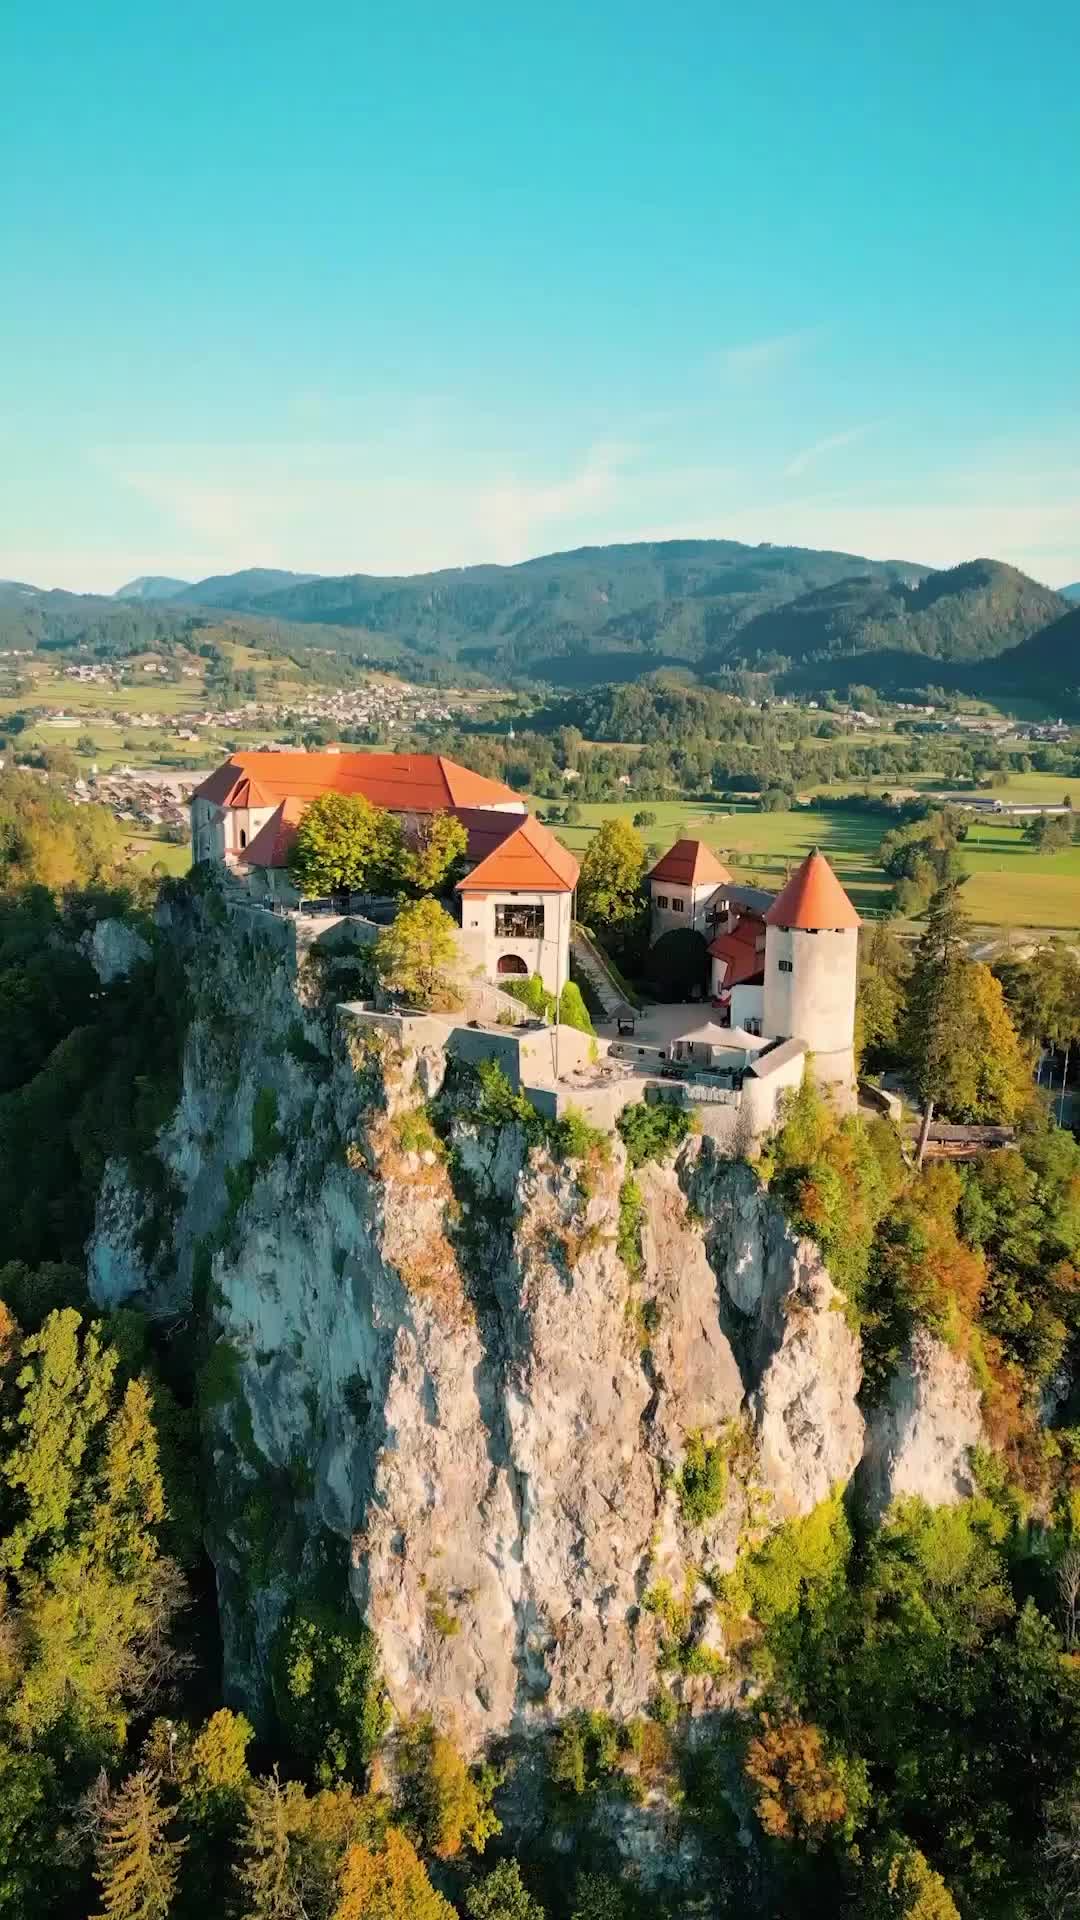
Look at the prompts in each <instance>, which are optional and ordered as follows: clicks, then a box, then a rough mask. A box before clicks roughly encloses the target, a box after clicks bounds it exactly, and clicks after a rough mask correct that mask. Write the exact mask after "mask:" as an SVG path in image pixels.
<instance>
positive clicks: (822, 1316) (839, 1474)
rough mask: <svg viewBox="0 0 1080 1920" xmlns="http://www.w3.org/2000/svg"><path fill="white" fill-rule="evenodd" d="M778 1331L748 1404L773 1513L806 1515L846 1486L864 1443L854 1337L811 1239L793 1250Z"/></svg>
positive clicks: (859, 1369) (859, 1368) (858, 1355)
mask: <svg viewBox="0 0 1080 1920" xmlns="http://www.w3.org/2000/svg"><path fill="white" fill-rule="evenodd" d="M780 1306H781V1308H782V1330H781V1332H780V1340H779V1345H778V1346H777V1347H776V1350H775V1352H774V1353H773V1355H772V1357H771V1359H770V1360H769V1362H768V1364H767V1366H766V1368H765V1371H764V1374H763V1377H762V1380H761V1385H760V1386H759V1387H758V1389H757V1391H756V1392H755V1394H754V1395H753V1408H754V1415H755V1420H756V1425H757V1432H758V1438H759V1443H760V1448H761V1470H762V1478H763V1481H764V1484H765V1486H766V1487H767V1488H768V1490H769V1492H770V1493H771V1494H772V1496H773V1499H774V1502H775V1509H774V1511H775V1513H776V1516H777V1517H778V1518H784V1519H786V1518H788V1517H789V1516H792V1515H795V1514H805V1513H809V1512H810V1511H811V1510H812V1509H813V1508H814V1507H816V1506H817V1505H818V1504H819V1502H820V1501H822V1500H826V1499H828V1497H829V1494H830V1493H831V1492H832V1491H833V1489H834V1488H835V1487H836V1486H837V1485H843V1484H846V1482H847V1481H848V1479H849V1478H850V1477H851V1474H852V1472H853V1471H854V1469H855V1466H856V1465H857V1463H858V1460H859V1458H860V1455H861V1453H862V1447H863V1432H864V1426H863V1417H862V1414H861V1413H860V1412H859V1408H858V1406H857V1404H856V1398H855V1396H856V1394H857V1393H858V1390H859V1386H860V1384H861V1381H862V1358H861V1353H860V1349H859V1341H858V1338H857V1336H856V1335H855V1334H854V1333H853V1332H852V1330H851V1328H850V1327H849V1326H848V1323H847V1320H846V1318H845V1316H844V1312H843V1299H842V1296H841V1295H840V1293H839V1292H838V1290H837V1288H836V1287H835V1286H834V1285H833V1283H832V1281H831V1280H830V1278H829V1275H828V1272H827V1271H826V1269H825V1267H824V1265H823V1263H822V1259H821V1255H820V1253H819V1252H818V1250H817V1248H816V1246H815V1245H814V1243H813V1241H810V1240H800V1241H799V1242H798V1243H797V1245H796V1248H795V1272H794V1278H793V1280H792V1283H791V1285H790V1287H789V1289H788V1291H787V1293H786V1294H785V1295H784V1296H783V1299H782V1302H781V1303H780Z"/></svg>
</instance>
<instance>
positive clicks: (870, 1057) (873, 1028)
mask: <svg viewBox="0 0 1080 1920" xmlns="http://www.w3.org/2000/svg"><path fill="white" fill-rule="evenodd" d="M907 976H908V958H907V954H906V952H905V949H904V947H903V945H902V944H901V942H900V941H899V940H898V939H897V936H896V934H895V933H894V932H893V930H892V927H891V926H890V924H889V922H888V921H887V920H872V921H871V922H870V924H869V926H864V928H863V930H862V934H861V936H860V939H859V983H858V996H857V999H856V1003H855V1050H856V1053H857V1054H858V1056H859V1058H860V1060H861V1062H862V1064H863V1066H864V1067H866V1068H867V1069H868V1070H869V1071H871V1072H873V1071H876V1070H877V1069H879V1068H881V1067H886V1066H890V1065H892V1064H893V1063H894V1061H895V1060H896V1057H897V1047H898V1042H899V1038H900V1028H901V1023H902V1020H903V1014H904V997H905V993H906V990H907Z"/></svg>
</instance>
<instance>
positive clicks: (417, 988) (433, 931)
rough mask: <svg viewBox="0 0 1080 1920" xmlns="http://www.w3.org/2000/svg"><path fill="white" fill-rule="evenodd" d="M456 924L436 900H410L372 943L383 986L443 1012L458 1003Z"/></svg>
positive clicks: (458, 965)
mask: <svg viewBox="0 0 1080 1920" xmlns="http://www.w3.org/2000/svg"><path fill="white" fill-rule="evenodd" d="M460 964H461V953H460V948H459V945H458V938H457V929H456V927H455V925H454V922H453V921H452V920H451V918H450V915H449V914H448V913H447V911H446V909H445V907H441V906H440V905H439V902H438V901H437V900H431V899H425V900H414V901H411V902H410V903H409V904H408V905H407V906H403V907H402V908H401V909H400V910H399V912H398V913H397V914H396V916H395V918H394V920H393V921H392V923H391V925H390V926H388V927H384V928H383V930H382V932H381V933H380V934H379V937H378V939H377V940H376V942H375V969H376V972H377V973H378V976H379V979H380V980H381V982H382V984H383V986H384V987H385V988H386V989H387V990H388V991H389V992H391V993H396V994H400V995H401V997H402V998H403V999H405V1000H407V1001H408V1002H410V1004H411V1005H413V1006H417V1007H428V1008H430V1009H431V1010H432V1011H447V1010H450V1009H453V1008H455V1007H459V1006H460V1005H461V992H460V988H459V984H458V977H457V976H458V969H459V967H460Z"/></svg>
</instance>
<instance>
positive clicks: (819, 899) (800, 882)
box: [765, 847, 862, 933]
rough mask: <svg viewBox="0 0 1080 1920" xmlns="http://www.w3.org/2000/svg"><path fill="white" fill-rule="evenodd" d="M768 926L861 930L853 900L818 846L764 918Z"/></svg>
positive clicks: (820, 929) (804, 929)
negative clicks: (857, 928)
mask: <svg viewBox="0 0 1080 1920" xmlns="http://www.w3.org/2000/svg"><path fill="white" fill-rule="evenodd" d="M765 924H766V926H769V927H800V928H802V929H803V931H805V932H814V933H821V932H824V931H826V930H827V929H832V928H841V927H859V926H861V925H862V921H861V920H860V919H859V916H858V914H857V913H856V911H855V909H854V907H853V906H852V904H851V901H850V900H849V899H848V897H847V894H846V893H845V892H844V889H843V887H842V886H841V885H840V882H839V880H838V879H837V877H836V875H835V873H834V872H833V870H832V868H831V867H830V865H829V863H828V861H827V860H826V858H825V855H824V854H823V853H819V852H818V849H817V848H816V847H815V848H814V849H813V852H812V853H808V854H807V856H806V859H805V860H804V861H803V863H802V866H801V867H797V868H796V869H795V872H794V873H793V874H792V876H791V879H790V880H789V881H788V883H787V886H786V887H785V888H784V890H783V892H782V893H778V894H777V896H776V899H775V900H774V901H773V903H772V906H771V907H770V908H769V910H768V912H767V913H766V915H765Z"/></svg>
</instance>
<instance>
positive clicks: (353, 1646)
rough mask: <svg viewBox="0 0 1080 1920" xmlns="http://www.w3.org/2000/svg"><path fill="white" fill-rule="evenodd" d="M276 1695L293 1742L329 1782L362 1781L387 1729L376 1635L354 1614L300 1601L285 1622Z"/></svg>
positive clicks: (277, 1660) (277, 1661)
mask: <svg viewBox="0 0 1080 1920" xmlns="http://www.w3.org/2000/svg"><path fill="white" fill-rule="evenodd" d="M273 1687H274V1700H275V1704H276V1706H277V1711H278V1716H279V1718H280V1720H281V1723H282V1726H283V1728H284V1729H285V1732H286V1733H287V1735H288V1738H289V1741H290V1744H291V1746H292V1747H293V1748H294V1749H295V1751H296V1752H297V1753H298V1754H299V1755H300V1756H301V1758H302V1759H303V1760H304V1761H305V1763H306V1764H307V1765H308V1766H309V1767H310V1768H311V1770H312V1773H313V1774H314V1776H315V1778H316V1779H317V1780H319V1781H321V1782H322V1783H323V1784H325V1785H329V1784H330V1783H331V1782H333V1781H335V1780H340V1779H343V1778H344V1779H358V1780H362V1779H363V1776H364V1773H365V1771H366V1769H367V1765H368V1762H369V1760H370V1759H371V1756H372V1754H373V1753H374V1751H375V1748H376V1747H377V1746H378V1744H379V1741H380V1740H381V1739H382V1737H383V1735H384V1733H385V1732H386V1727H387V1707H386V1699H385V1695H384V1693H383V1689H382V1679H381V1674H380V1671H379V1659H378V1648H377V1646H376V1643H375V1639H374V1636H373V1635H372V1634H370V1633H369V1632H368V1630H367V1628H366V1627H364V1626H363V1625H362V1624H361V1622H360V1621H359V1620H358V1619H357V1618H356V1616H355V1615H354V1614H351V1613H350V1614H343V1613H340V1612H338V1611H337V1610H336V1609H331V1608H326V1607H316V1606H309V1607H302V1608H298V1609H297V1610H296V1611H295V1612H293V1613H292V1614H290V1615H289V1616H288V1618H287V1619H286V1620H285V1622H284V1624H283V1626H282V1629H281V1632H280V1635H279V1637H278V1642H277V1647H276V1650H275V1656H274V1662H273Z"/></svg>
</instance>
